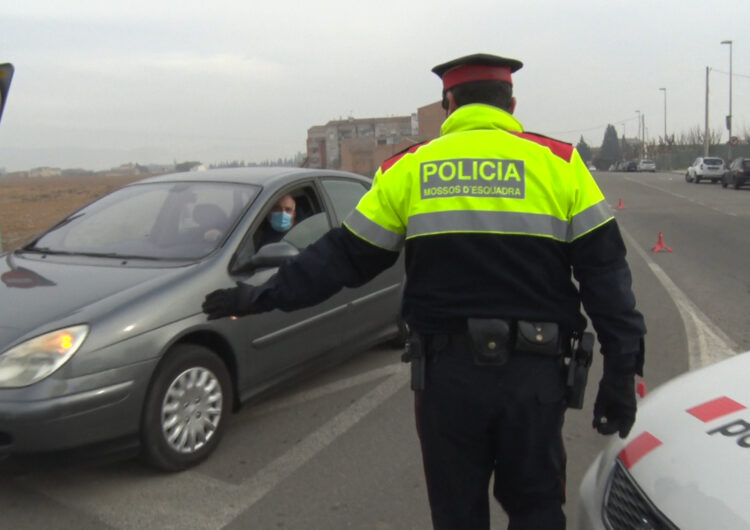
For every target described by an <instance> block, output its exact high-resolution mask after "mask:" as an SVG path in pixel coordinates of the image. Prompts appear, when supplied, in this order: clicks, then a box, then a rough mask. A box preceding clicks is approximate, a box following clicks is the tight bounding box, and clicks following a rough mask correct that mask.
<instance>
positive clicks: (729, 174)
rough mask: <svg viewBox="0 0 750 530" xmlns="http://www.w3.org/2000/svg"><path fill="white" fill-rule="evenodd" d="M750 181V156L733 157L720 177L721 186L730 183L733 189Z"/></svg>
mask: <svg viewBox="0 0 750 530" xmlns="http://www.w3.org/2000/svg"><path fill="white" fill-rule="evenodd" d="M748 182H750V158H742V157H739V158H735V159H734V160H732V163H731V164H729V168H727V171H726V172H725V173H724V175H723V176H722V177H721V187H722V188H726V187H727V186H729V185H731V186H732V187H733V188H734V189H738V188H739V187H740V186H743V185H744V184H746V183H748Z"/></svg>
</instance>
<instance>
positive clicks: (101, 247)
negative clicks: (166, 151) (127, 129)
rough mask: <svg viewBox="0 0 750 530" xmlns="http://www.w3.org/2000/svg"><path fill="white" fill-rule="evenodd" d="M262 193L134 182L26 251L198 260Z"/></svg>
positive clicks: (242, 186)
mask: <svg viewBox="0 0 750 530" xmlns="http://www.w3.org/2000/svg"><path fill="white" fill-rule="evenodd" d="M259 190H260V188H258V187H257V186H251V185H247V184H228V183H217V182H168V183H166V182H165V183H144V184H133V185H130V186H126V187H124V188H121V189H119V190H117V191H115V192H113V193H110V194H109V195H106V196H104V197H102V198H101V199H99V200H97V201H95V202H93V203H91V204H89V205H88V206H86V207H84V208H82V209H81V210H79V211H77V212H75V213H73V214H72V215H70V216H68V217H66V218H65V219H63V220H62V221H60V222H59V223H57V224H56V225H55V226H53V227H52V228H50V229H49V230H48V231H47V232H45V233H44V234H42V235H41V236H40V237H39V238H37V239H36V240H35V241H33V242H32V243H31V244H29V245H27V246H26V247H24V248H23V250H24V251H27V252H43V253H45V254H70V255H87V256H101V257H116V258H129V259H167V260H171V259H177V260H191V259H198V258H201V257H203V256H206V255H207V254H209V253H211V252H212V251H213V250H214V249H215V248H217V247H218V246H219V245H220V244H221V242H222V241H223V240H224V238H225V237H226V236H227V235H228V234H229V232H230V231H231V229H232V227H233V226H234V225H235V223H236V222H237V220H238V218H239V217H240V215H241V214H242V213H243V212H244V211H245V210H246V208H247V207H248V205H249V204H250V202H251V201H252V200H253V199H254V198H255V197H256V196H257V194H258V192H259Z"/></svg>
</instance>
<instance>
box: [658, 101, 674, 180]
mask: <svg viewBox="0 0 750 530" xmlns="http://www.w3.org/2000/svg"><path fill="white" fill-rule="evenodd" d="M659 90H661V91H663V92H664V146H665V147H666V149H667V153H668V154H667V165H668V166H669V169H672V151H671V148H670V147H669V142H667V89H666V88H664V87H661V88H660V89H659Z"/></svg>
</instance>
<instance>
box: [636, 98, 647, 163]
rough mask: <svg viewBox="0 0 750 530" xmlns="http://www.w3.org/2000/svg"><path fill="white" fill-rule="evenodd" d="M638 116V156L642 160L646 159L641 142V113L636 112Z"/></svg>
mask: <svg viewBox="0 0 750 530" xmlns="http://www.w3.org/2000/svg"><path fill="white" fill-rule="evenodd" d="M635 112H636V114H638V144H639V145H638V156H639V157H640V158H645V156H644V155H643V142H642V141H641V111H640V110H636V111H635Z"/></svg>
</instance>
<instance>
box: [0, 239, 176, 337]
mask: <svg viewBox="0 0 750 530" xmlns="http://www.w3.org/2000/svg"><path fill="white" fill-rule="evenodd" d="M188 268H189V267H154V266H149V267H134V266H128V265H125V264H122V263H121V262H120V260H109V259H104V260H102V259H88V260H87V259H85V258H84V259H80V260H77V261H75V260H70V259H68V258H66V259H64V260H54V259H53V258H49V259H40V258H39V257H36V256H35V257H33V258H26V257H23V256H21V255H17V254H6V255H4V256H0V350H2V349H4V348H5V346H7V345H9V344H11V343H13V342H15V341H16V340H17V339H19V338H21V337H24V336H25V335H27V334H29V333H35V332H36V331H38V332H40V333H42V332H45V331H49V330H51V329H55V328H56V327H57V326H58V325H68V324H70V323H72V321H75V320H78V321H79V322H80V321H88V320H89V319H91V318H92V316H93V315H95V314H98V313H101V312H102V311H105V310H106V309H105V307H106V306H107V305H108V304H107V300H109V299H115V298H117V299H118V300H121V299H122V298H123V296H127V293H128V291H138V292H142V289H144V288H146V289H151V290H152V289H154V288H156V287H158V286H159V285H162V284H164V283H166V282H168V281H169V280H170V279H172V278H174V277H176V276H179V275H182V274H185V271H186V269H188ZM133 296H136V294H135V293H134V294H133ZM76 317H79V318H78V319H76ZM58 323H60V324H58Z"/></svg>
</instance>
